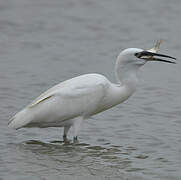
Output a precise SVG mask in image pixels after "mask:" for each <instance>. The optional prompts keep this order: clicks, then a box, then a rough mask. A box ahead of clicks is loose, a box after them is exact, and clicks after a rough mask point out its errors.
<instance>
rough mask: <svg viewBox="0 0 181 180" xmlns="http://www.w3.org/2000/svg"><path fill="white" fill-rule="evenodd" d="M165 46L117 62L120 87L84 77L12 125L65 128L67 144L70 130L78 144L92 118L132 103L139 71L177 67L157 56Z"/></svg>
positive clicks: (48, 95)
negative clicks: (153, 65)
mask: <svg viewBox="0 0 181 180" xmlns="http://www.w3.org/2000/svg"><path fill="white" fill-rule="evenodd" d="M160 43H161V42H158V43H157V44H156V46H155V47H154V48H152V49H150V50H147V51H145V50H143V49H138V48H128V49H125V50H123V51H122V52H121V53H120V54H119V56H118V58H117V61H116V65H115V75H116V79H117V84H114V83H111V82H110V81H109V80H108V79H107V78H106V77H105V76H103V75H101V74H84V75H81V76H78V77H74V78H72V79H69V80H66V81H64V82H61V83H60V84H57V85H56V86H54V87H52V88H51V89H49V90H47V91H46V92H44V93H43V94H42V95H40V96H39V97H38V98H36V99H35V100H34V101H33V102H32V103H31V104H29V105H28V106H27V107H25V108H24V109H23V110H21V111H20V112H18V113H17V114H16V115H15V116H14V117H13V118H12V119H11V120H10V122H9V123H8V124H9V125H8V126H9V127H11V128H14V129H19V128H30V127H39V128H46V127H64V134H63V138H64V140H65V141H66V139H67V133H68V131H69V129H70V127H72V128H73V139H74V140H77V135H78V132H79V130H80V126H81V123H82V121H83V120H84V119H87V118H89V117H90V116H92V115H95V114H97V113H100V112H102V111H105V110H107V109H109V108H111V107H113V106H115V105H117V104H120V103H122V102H123V101H125V100H126V99H128V98H129V97H130V96H131V95H132V94H133V93H134V92H135V90H136V84H137V81H138V79H137V71H138V69H139V68H140V67H141V66H143V65H144V64H145V63H146V62H148V61H162V62H168V63H175V62H173V61H168V60H165V59H159V58H156V56H160V57H165V58H171V59H176V58H174V57H171V56H167V55H163V54H157V53H156V52H157V51H158V49H159V45H160Z"/></svg>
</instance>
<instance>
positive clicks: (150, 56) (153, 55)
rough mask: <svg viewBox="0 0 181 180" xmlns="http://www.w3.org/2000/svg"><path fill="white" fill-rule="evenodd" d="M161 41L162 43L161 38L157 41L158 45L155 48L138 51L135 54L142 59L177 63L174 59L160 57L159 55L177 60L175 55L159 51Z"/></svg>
mask: <svg viewBox="0 0 181 180" xmlns="http://www.w3.org/2000/svg"><path fill="white" fill-rule="evenodd" d="M161 43H162V40H159V41H157V43H156V45H155V46H154V47H153V48H151V49H149V50H146V51H142V52H140V53H136V54H135V56H136V57H138V58H140V59H144V60H146V61H161V62H166V63H172V64H176V62H174V61H170V60H167V59H161V58H158V57H164V58H169V59H173V60H176V58H175V57H172V56H168V55H164V54H159V53H157V52H158V51H159V49H160V44H161Z"/></svg>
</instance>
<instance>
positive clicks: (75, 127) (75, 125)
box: [72, 117, 83, 143]
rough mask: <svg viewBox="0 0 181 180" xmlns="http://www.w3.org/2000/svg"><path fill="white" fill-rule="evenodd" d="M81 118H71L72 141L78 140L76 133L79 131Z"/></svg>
mask: <svg viewBox="0 0 181 180" xmlns="http://www.w3.org/2000/svg"><path fill="white" fill-rule="evenodd" d="M82 120H83V119H82V118H80V117H79V118H76V119H74V120H73V121H74V123H73V126H72V128H73V142H74V143H77V142H78V137H77V135H78V133H79V130H80V127H81V123H82Z"/></svg>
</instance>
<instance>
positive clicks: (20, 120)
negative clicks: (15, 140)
mask: <svg viewBox="0 0 181 180" xmlns="http://www.w3.org/2000/svg"><path fill="white" fill-rule="evenodd" d="M28 123H29V120H28V119H27V109H23V110H22V111H20V112H18V113H17V114H16V115H15V116H14V117H12V118H11V119H10V121H9V122H8V127H10V128H13V129H20V128H22V127H24V126H26V125H27V124H28Z"/></svg>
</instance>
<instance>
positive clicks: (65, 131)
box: [63, 126, 71, 142]
mask: <svg viewBox="0 0 181 180" xmlns="http://www.w3.org/2000/svg"><path fill="white" fill-rule="evenodd" d="M70 127H71V126H64V133H63V141H64V142H67V141H68V139H67V134H68V131H69V129H70Z"/></svg>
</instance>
